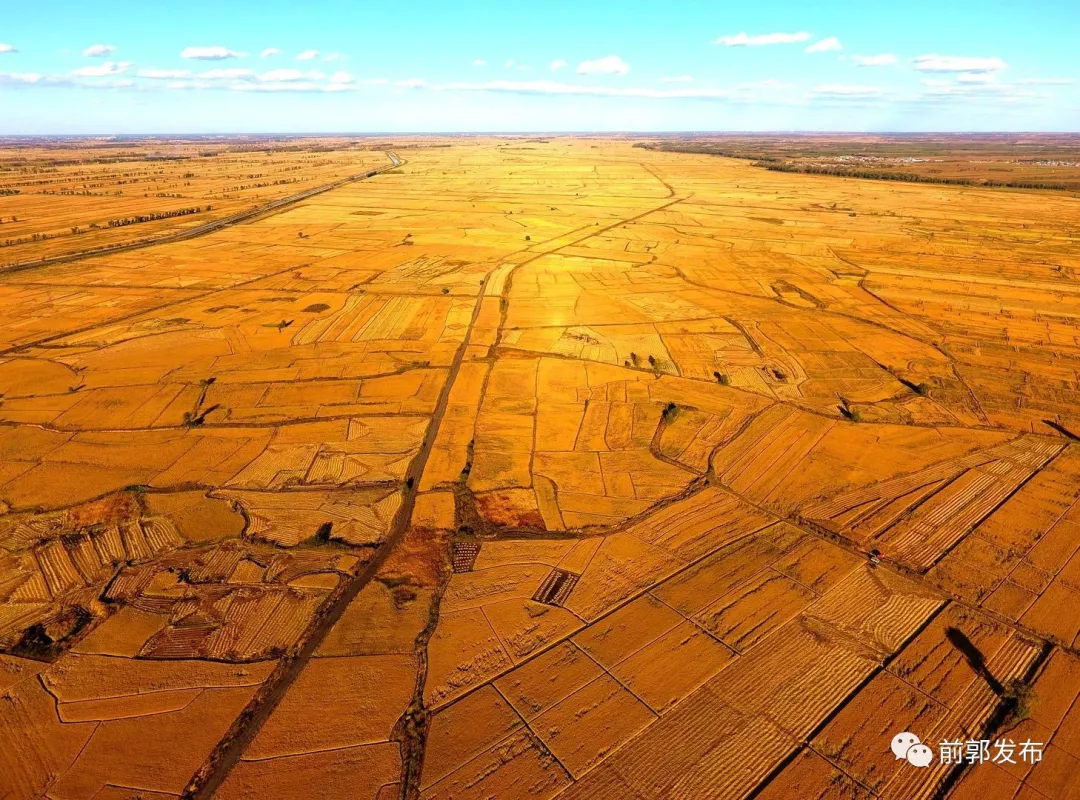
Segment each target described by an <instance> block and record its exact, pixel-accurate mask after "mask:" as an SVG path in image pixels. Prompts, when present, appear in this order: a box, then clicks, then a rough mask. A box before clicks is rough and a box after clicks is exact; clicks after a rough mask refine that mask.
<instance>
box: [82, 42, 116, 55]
mask: <svg viewBox="0 0 1080 800" xmlns="http://www.w3.org/2000/svg"><path fill="white" fill-rule="evenodd" d="M115 52H116V45H113V44H92V45H90V46H89V47H87V48H86V49H85V50H83V51H82V54H83V55H84V56H86V57H87V58H105V57H106V56H107V55H109V54H110V53H115Z"/></svg>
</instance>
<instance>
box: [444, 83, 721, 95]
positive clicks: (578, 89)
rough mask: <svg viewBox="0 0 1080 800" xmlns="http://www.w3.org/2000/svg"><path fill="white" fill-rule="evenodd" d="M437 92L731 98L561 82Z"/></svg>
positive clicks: (454, 86) (457, 86)
mask: <svg viewBox="0 0 1080 800" xmlns="http://www.w3.org/2000/svg"><path fill="white" fill-rule="evenodd" d="M431 88H432V89H434V90H436V91H454V92H510V93H514V94H538V95H582V96H588V97H640V98H649V99H657V100H663V99H691V100H692V99H697V100H721V99H726V98H729V97H730V96H731V93H730V92H728V91H726V90H724V89H646V88H608V87H603V86H581V85H579V84H573V83H562V82H559V81H505V80H498V81H486V82H484V83H448V84H444V85H441V86H432V87H431Z"/></svg>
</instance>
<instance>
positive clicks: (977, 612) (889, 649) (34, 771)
mask: <svg viewBox="0 0 1080 800" xmlns="http://www.w3.org/2000/svg"><path fill="white" fill-rule="evenodd" d="M633 143H634V142H633V140H630V139H626V140H622V139H618V138H594V139H590V138H553V139H549V140H537V139H524V138H516V139H513V138H512V139H503V138H494V137H492V138H464V137H463V138H447V139H441V140H436V139H430V138H428V139H407V138H398V139H396V140H395V141H393V142H385V143H382V142H379V143H366V142H365V140H356V141H354V140H344V139H335V140H280V141H276V142H275V141H267V142H261V143H258V144H257V146H256V145H255V144H252V145H250V146H245V147H237V146H235V145H229V144H228V143H225V144H222V143H214V144H213V145H212V146H211V145H209V144H200V143H197V142H195V143H193V142H191V141H187V142H185V141H178V142H154V141H136V142H131V143H125V144H124V146H123V147H122V148H121V149H120V152H121V154H122V155H123V158H124V159H126V160H125V161H124V162H122V163H117V162H115V161H112V160H110V159H108V158H105V157H104V156H103V150H102V147H101V145H100V143H93V142H83V143H80V144H78V145H77V146H76V145H68V148H69V149H70V150H71V152H67V153H65V152H64V151H62V150H60V149H58V148H50V147H45V146H38V147H31V146H23V147H21V148H19V149H17V151H16V150H5V151H3V152H2V153H0V161H2V162H3V163H4V165H5V166H4V171H3V172H0V185H3V186H8V185H9V184H10V185H12V186H14V185H15V184H14V180H15V179H16V178H17V179H18V180H19V181H22V183H21V184H20V185H21V186H22V189H23V191H20V193H19V194H9V195H5V196H0V220H3V226H2V229H0V240H2V239H4V238H7V237H9V236H10V238H12V239H18V238H23V239H25V238H26V237H27V236H30V237H32V236H33V234H35V233H37V234H43V233H48V234H50V235H49V236H46V237H44V238H37V239H34V238H31V239H30V241H29V242H26V241H24V242H23V243H21V244H11V245H9V246H7V247H4V248H2V249H0V263H4V264H6V265H8V266H9V267H13V268H9V269H7V270H4V271H0V303H2V304H3V308H4V310H5V316H4V320H3V323H2V325H0V349H2V353H0V393H2V397H0V501H2V503H3V505H2V507H0V508H2V511H3V513H2V514H0V699H2V702H0V730H3V731H4V736H5V744H4V747H3V748H0V788H2V789H3V792H0V795H2V796H3V797H5V798H13V799H14V798H20V799H21V798H37V797H49V798H53V800H75V798H99V800H100V798H135V797H155V798H167V797H178V796H189V797H211V796H213V797H219V798H224V799H230V800H231V799H232V798H249V797H282V798H285V797H290V798H291V797H341V798H346V797H348V798H355V797H371V798H378V799H379V800H388V798H397V797H403V798H424V800H428V798H431V799H434V798H488V797H499V798H548V797H555V796H559V797H562V798H568V799H569V798H576V797H589V798H598V797H600V798H609V797H610V798H659V797H664V798H667V797H672V798H695V797H702V798H705V797H710V798H712V797H721V798H728V797H731V798H739V797H745V796H747V795H749V794H751V793H755V796H757V797H763V798H788V797H799V798H850V799H851V800H869V799H870V798H874V797H881V798H905V799H906V798H913V797H926V798H929V797H944V796H948V797H954V798H959V799H961V800H963V798H972V797H978V798H980V800H986V799H987V798H995V799H996V798H999V797H1001V798H1005V797H1009V798H1011V797H1014V796H1016V797H1021V796H1022V797H1027V798H1059V797H1067V796H1080V745H1078V744H1077V737H1076V730H1077V726H1078V725H1080V711H1078V710H1077V707H1076V706H1075V705H1074V701H1075V700H1076V699H1077V697H1078V696H1080V658H1078V651H1077V648H1078V647H1080V618H1078V617H1077V615H1076V613H1075V609H1076V605H1077V603H1078V602H1080V572H1078V571H1080V556H1078V555H1077V551H1078V549H1080V503H1078V495H1080V488H1078V487H1080V480H1078V479H1080V443H1078V441H1080V440H1078V438H1077V437H1078V436H1080V285H1078V283H1077V279H1076V271H1077V269H1078V268H1080V199H1078V198H1077V197H1076V196H1074V195H1072V194H1070V193H1068V192H1061V191H1054V192H1043V191H1028V190H1016V189H1001V188H981V187H969V186H944V185H920V184H908V183H898V182H880V181H872V180H861V179H857V178H842V177H836V176H816V175H802V174H792V173H782V172H773V171H767V170H765V169H761V168H759V167H755V166H754V165H753V164H752V163H751V162H750V161H747V160H738V159H728V158H721V157H716V156H711V155H702V154H688V153H676V152H664V151H659V150H650V149H643V148H634V147H632V145H633ZM200 151H206V152H211V151H212V152H215V153H218V154H217V155H200ZM162 154H166V155H173V156H177V157H178V160H164V159H161V158H160V156H161V155H162ZM147 156H154V158H147ZM67 162H71V163H67ZM31 167H37V168H39V171H38V172H34V171H32V170H31ZM372 172H374V173H377V174H373V175H370V176H369V175H368V173H372ZM187 173H192V174H191V177H185V175H186V174H187ZM125 174H127V175H128V177H124V175H125ZM246 175H256V176H258V175H262V176H264V178H263V179H258V178H251V179H250V182H251V183H252V184H257V183H260V182H263V183H265V182H266V181H267V180H268V179H266V178H265V176H269V175H274V176H278V177H275V178H273V180H279V179H280V180H284V178H281V177H280V176H287V177H289V179H290V180H291V179H292V178H293V177H295V178H296V179H297V180H296V181H295V182H290V183H279V184H272V185H269V186H258V187H255V186H253V187H249V188H247V189H244V188H242V186H243V185H245V184H246V183H247V182H248V179H244V180H243V181H242V180H241V177H242V176H246ZM346 177H356V178H357V179H356V180H351V181H348V182H345V183H343V184H341V185H339V186H336V187H334V188H331V189H329V190H328V191H324V192H321V193H318V194H314V195H311V196H309V197H306V198H304V199H299V200H297V201H296V202H291V203H289V204H286V205H282V206H280V207H276V208H270V209H264V208H261V204H265V203H267V202H270V201H272V200H277V199H282V198H288V197H291V196H292V195H296V194H300V193H302V192H305V191H307V190H309V189H313V188H318V187H322V186H325V185H327V184H331V183H335V182H337V181H339V180H341V179H342V178H346ZM136 179H137V181H139V183H137V184H135V185H136V186H138V187H139V188H138V189H137V190H136V189H129V188H127V187H126V185H125V187H124V188H123V189H121V188H118V187H119V184H118V183H117V182H118V181H122V180H132V181H135V180H136ZM43 180H48V181H53V182H55V186H56V188H57V189H58V190H59V189H60V188H62V187H67V188H68V189H71V190H72V192H74V191H75V189H78V191H79V192H83V191H85V192H90V194H85V193H84V194H79V193H78V192H75V193H73V194H68V193H59V194H57V195H53V194H48V195H45V194H41V193H40V192H38V191H36V190H33V188H32V186H31V184H32V183H33V181H43ZM155 181H156V183H155ZM84 184H85V186H86V188H85V190H83V189H82V188H80V187H81V186H82V185H84ZM144 184H145V186H144ZM189 184H190V185H189ZM44 185H45V184H42V186H44ZM52 185H53V184H49V186H52ZM40 188H41V187H40V186H39V187H38V189H40ZM174 190H175V191H176V192H177V193H180V194H182V195H183V197H179V198H176V197H165V196H161V197H159V196H158V194H157V192H161V193H162V194H163V195H164V194H167V193H168V192H172V191H174ZM120 191H123V194H118V192H120ZM95 193H96V194H95ZM211 200H212V205H213V206H214V208H213V211H212V212H210V213H211V214H212V215H213V218H215V219H216V218H225V217H228V216H229V215H232V214H237V213H240V212H248V211H252V206H256V208H255V209H254V211H255V212H257V213H252V214H250V215H248V216H245V217H244V218H242V219H237V220H232V221H231V224H227V225H222V226H221V227H219V228H218V229H215V230H210V231H208V232H205V233H202V235H196V236H191V237H188V238H182V239H166V240H165V241H161V242H157V243H148V242H147V240H150V239H154V238H157V237H163V236H169V235H170V234H173V233H176V232H177V231H179V230H182V229H183V228H184V227H185V226H195V225H199V224H202V223H204V222H207V221H210V218H207V219H203V217H204V216H206V215H205V214H204V212H199V213H198V214H191V215H179V216H170V217H162V218H160V219H157V220H153V221H147V222H145V223H136V224H131V225H125V226H114V227H111V228H110V227H108V226H107V225H105V226H103V227H102V226H99V227H98V228H91V227H90V223H91V222H96V221H98V220H99V219H100V220H105V219H107V218H108V219H112V218H122V217H135V216H139V215H149V214H155V213H159V212H160V211H167V210H169V209H171V208H178V207H185V206H187V205H199V204H210V203H211ZM219 211H220V214H219ZM12 217H15V218H17V219H18V220H19V221H18V222H14V223H9V222H8V220H9V219H11V218H12ZM9 225H10V226H11V227H10V229H9ZM72 226H77V227H79V228H83V227H84V226H86V230H85V232H81V233H73V232H71V230H70V229H71V228H72ZM9 231H10V232H9ZM65 232H66V233H65ZM200 233H201V232H200ZM53 234H55V235H53ZM132 243H139V244H146V245H147V246H140V247H135V248H126V249H120V248H118V246H119V245H125V244H132ZM102 248H105V249H104V250H101V251H100V252H91V253H86V252H84V251H88V250H93V251H98V250H99V249H102ZM62 256H63V257H62ZM41 259H46V261H45V263H39V262H40V261H41ZM903 730H913V731H918V732H920V734H921V735H922V737H923V739H924V740H926V741H933V742H937V741H939V740H947V739H958V738H995V737H999V736H1007V737H1008V738H1011V739H1013V740H1015V741H1020V740H1021V739H1025V738H1026V739H1031V740H1037V741H1040V742H1044V743H1046V747H1045V752H1044V756H1043V759H1042V761H1041V762H1039V763H1038V764H1035V765H1031V764H1017V765H1009V766H1007V767H1003V766H998V765H994V764H984V765H979V766H976V767H969V768H963V769H955V768H952V767H950V766H949V765H945V764H939V763H935V765H934V766H933V767H932V768H929V769H923V770H920V769H915V768H912V767H910V766H909V765H907V764H906V762H904V761H898V760H895V759H894V757H893V755H892V753H891V752H889V746H888V745H889V739H890V738H891V737H892V735H893V734H894V733H897V732H900V731H903Z"/></svg>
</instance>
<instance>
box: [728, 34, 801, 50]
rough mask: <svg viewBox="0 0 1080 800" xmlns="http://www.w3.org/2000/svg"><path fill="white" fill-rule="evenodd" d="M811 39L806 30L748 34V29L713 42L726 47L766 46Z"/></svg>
mask: <svg viewBox="0 0 1080 800" xmlns="http://www.w3.org/2000/svg"><path fill="white" fill-rule="evenodd" d="M809 39H810V34H809V33H807V32H806V31H799V32H798V33H763V34H760V35H758V36H748V35H747V33H746V31H742V32H740V33H737V34H735V35H734V36H721V37H720V38H719V39H717V40H716V41H714V42H713V44H722V45H723V46H724V47H764V46H766V45H770V44H796V43H798V42H805V41H808V40H809Z"/></svg>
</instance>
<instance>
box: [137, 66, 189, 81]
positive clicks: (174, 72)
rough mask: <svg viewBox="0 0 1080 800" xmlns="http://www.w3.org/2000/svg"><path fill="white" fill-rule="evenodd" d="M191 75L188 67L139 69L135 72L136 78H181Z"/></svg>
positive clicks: (163, 79) (164, 79)
mask: <svg viewBox="0 0 1080 800" xmlns="http://www.w3.org/2000/svg"><path fill="white" fill-rule="evenodd" d="M190 75H191V70H189V69H152V68H146V69H140V70H139V71H138V72H136V73H135V76H136V77H137V78H150V79H151V80H161V81H167V80H179V79H181V78H187V77H189V76H190Z"/></svg>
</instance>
